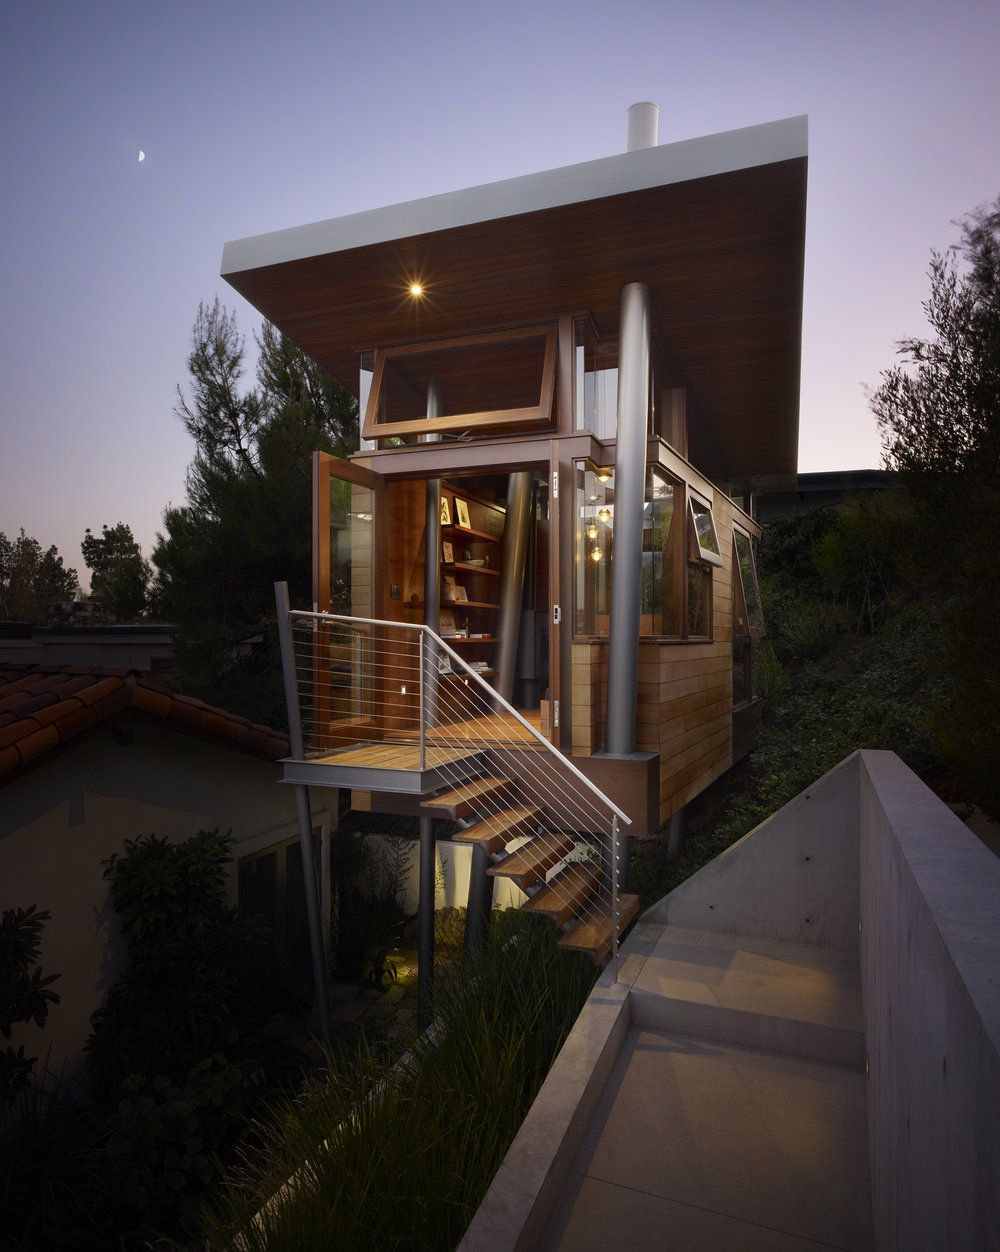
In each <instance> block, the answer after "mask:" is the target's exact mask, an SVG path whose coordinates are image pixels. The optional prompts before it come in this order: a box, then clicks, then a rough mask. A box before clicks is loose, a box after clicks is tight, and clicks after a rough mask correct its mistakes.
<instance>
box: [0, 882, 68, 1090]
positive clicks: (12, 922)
mask: <svg viewBox="0 0 1000 1252" xmlns="http://www.w3.org/2000/svg"><path fill="white" fill-rule="evenodd" d="M49 918H50V914H49V913H39V912H38V910H37V908H36V907H35V905H33V904H32V905H29V907H28V908H26V909H5V910H4V912H3V914H2V916H0V1034H2V1035H3V1037H4V1039H8V1040H9V1039H10V1037H11V1033H12V1030H13V1028H14V1026H15V1024H16V1023H17V1022H32V1021H33V1022H34V1023H35V1025H36V1026H44V1025H45V1021H46V1019H47V1017H48V1014H49V1007H50V1006H51V1005H53V1004H58V1003H59V996H58V995H57V993H56V992H54V991H50V990H49V987H50V985H51V984H52V983H54V982H55V981H56V979H57V978H58V977H59V975H58V974H49V975H47V976H46V975H43V974H42V970H41V967H40V966H39V964H38V954H39V949H40V948H41V941H42V931H43V930H44V929H45V923H46V922H47V921H48V920H49ZM37 1059H38V1058H37V1057H34V1056H25V1054H24V1045H23V1044H22V1045H20V1046H19V1047H18V1049H17V1051H16V1052H15V1050H14V1049H13V1048H12V1047H10V1046H9V1044H8V1046H7V1048H6V1049H5V1051H4V1052H3V1053H2V1054H0V1107H2V1106H3V1105H5V1104H12V1103H13V1102H14V1100H15V1098H16V1096H17V1093H18V1092H20V1091H25V1090H27V1088H28V1087H29V1086H30V1084H31V1076H32V1073H33V1071H34V1066H35V1062H36V1061H37Z"/></svg>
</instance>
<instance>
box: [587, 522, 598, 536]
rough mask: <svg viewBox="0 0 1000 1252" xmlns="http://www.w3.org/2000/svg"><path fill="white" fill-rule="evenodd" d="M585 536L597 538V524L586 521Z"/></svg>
mask: <svg viewBox="0 0 1000 1252" xmlns="http://www.w3.org/2000/svg"><path fill="white" fill-rule="evenodd" d="M587 538H588V539H596V538H597V526H596V524H595V523H594V522H588V523H587Z"/></svg>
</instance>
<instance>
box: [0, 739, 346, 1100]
mask: <svg viewBox="0 0 1000 1252" xmlns="http://www.w3.org/2000/svg"><path fill="white" fill-rule="evenodd" d="M133 733H134V742H133V743H132V744H131V745H130V746H128V747H121V746H119V745H118V744H117V743H116V742H115V741H114V740H113V738H112V736H111V732H110V730H105V731H101V732H99V733H98V734H95V735H94V736H93V737H92V738H90V739H88V740H86V741H84V742H82V743H80V744H78V745H76V746H74V747H73V748H72V749H70V750H69V751H67V752H65V753H64V754H63V755H61V756H59V757H56V758H55V759H53V760H51V761H49V762H47V763H46V764H43V765H40V766H39V767H38V768H36V769H34V770H32V771H31V772H29V773H28V774H26V775H24V776H23V777H22V778H19V779H17V780H15V781H14V782H12V783H9V784H8V785H6V786H5V787H4V788H3V789H2V790H0V909H8V908H16V907H17V908H26V907H27V906H28V905H30V904H35V905H37V906H38V908H39V909H43V910H47V911H48V912H50V913H51V914H52V920H51V921H50V922H48V923H47V924H46V926H45V931H44V933H43V935H42V943H41V956H40V962H39V963H40V965H41V967H42V970H43V972H44V973H46V974H60V975H61V977H60V978H59V980H58V982H56V983H54V984H53V986H52V990H53V991H55V992H57V993H58V994H59V996H60V1003H59V1004H58V1005H55V1006H54V1007H53V1008H52V1009H51V1010H50V1012H49V1017H48V1023H47V1024H46V1026H45V1028H44V1029H43V1030H38V1029H37V1028H36V1027H34V1026H33V1025H31V1024H29V1025H24V1026H21V1025H18V1026H16V1027H15V1029H14V1038H13V1043H14V1046H15V1047H16V1046H18V1045H19V1044H21V1043H23V1044H24V1045H25V1051H26V1053H27V1054H28V1055H30V1056H38V1057H39V1058H40V1064H39V1066H38V1067H37V1068H38V1069H41V1067H42V1065H43V1064H45V1063H47V1064H48V1065H49V1068H50V1069H51V1070H52V1071H53V1072H55V1073H58V1072H60V1071H61V1072H62V1073H63V1074H64V1076H65V1077H66V1078H68V1079H71V1078H72V1077H73V1076H74V1074H75V1073H76V1072H78V1071H79V1068H80V1062H81V1049H82V1047H83V1044H84V1043H85V1041H86V1039H87V1036H88V1034H89V1033H90V1014H91V1013H92V1012H93V1011H94V1010H95V1009H96V1008H97V1007H98V1006H99V1005H100V1004H101V1003H102V1001H103V998H104V996H105V995H106V993H107V990H108V988H109V987H110V986H111V985H112V983H113V982H114V981H115V979H116V978H117V976H118V973H119V971H120V969H121V956H122V953H121V949H120V946H119V944H118V942H117V938H118V930H117V917H116V915H115V914H114V912H113V910H112V908H111V906H110V902H109V898H108V884H107V882H106V881H105V879H104V876H103V874H104V871H103V867H102V864H101V862H102V861H103V860H105V859H106V858H107V857H109V856H111V854H112V853H114V852H119V853H120V852H121V851H122V849H123V847H124V843H125V840H126V839H135V838H136V837H137V836H139V835H144V834H156V835H160V836H163V837H165V838H168V839H171V840H181V839H186V838H187V837H188V836H190V835H193V834H194V833H195V831H196V830H199V829H209V830H211V829H214V828H215V827H219V828H220V829H221V830H222V831H224V832H225V831H227V830H230V829H231V830H232V833H233V836H234V839H235V840H236V847H235V848H234V855H235V856H236V857H239V856H241V855H244V854H245V853H247V852H256V851H259V850H261V849H263V848H264V847H267V846H270V845H271V844H273V843H276V842H279V841H281V840H282V839H285V838H288V837H290V836H292V835H295V834H297V829H298V828H297V825H296V824H295V822H296V815H295V792H294V789H293V788H292V787H287V786H281V785H279V781H278V780H279V779H280V777H281V767H280V766H279V765H276V764H273V763H270V762H267V761H262V760H256V759H255V758H253V757H250V756H247V755H245V754H243V753H240V752H235V751H231V750H229V749H226V748H223V747H215V746H213V745H212V744H209V743H205V742H201V741H198V740H195V739H191V738H188V737H187V736H184V735H181V734H177V733H176V732H173V731H170V730H165V729H161V728H160V727H158V726H154V725H150V724H148V723H145V722H140V721H136V723H135V725H134V726H133ZM335 795H336V793H335V792H330V791H326V792H324V791H323V790H319V789H314V791H313V795H312V803H313V821H314V824H315V825H319V824H320V821H321V819H322V818H323V816H324V811H328V810H330V809H332V812H333V817H334V820H335V817H336V800H335V798H332V797H335ZM327 819H328V815H327ZM232 893H233V900H234V902H235V899H236V887H235V881H234V882H233V886H232Z"/></svg>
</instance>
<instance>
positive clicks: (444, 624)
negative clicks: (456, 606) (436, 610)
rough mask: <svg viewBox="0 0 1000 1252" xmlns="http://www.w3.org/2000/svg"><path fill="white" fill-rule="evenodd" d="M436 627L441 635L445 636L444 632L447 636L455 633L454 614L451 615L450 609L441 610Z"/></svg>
mask: <svg viewBox="0 0 1000 1252" xmlns="http://www.w3.org/2000/svg"><path fill="white" fill-rule="evenodd" d="M438 626H439V628H440V631H441V634H445V633H446V632H447V633H448V634H454V633H455V614H454V613H452V611H451V610H450V609H443V610H442V612H441V617H440V620H439V622H438Z"/></svg>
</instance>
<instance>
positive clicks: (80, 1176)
mask: <svg viewBox="0 0 1000 1252" xmlns="http://www.w3.org/2000/svg"><path fill="white" fill-rule="evenodd" d="M106 1139H107V1129H106V1123H105V1119H104V1118H103V1116H102V1115H101V1114H100V1113H99V1112H98V1111H97V1110H95V1109H94V1108H92V1107H88V1106H86V1105H84V1104H81V1103H80V1102H79V1101H77V1100H75V1099H74V1098H73V1097H72V1096H70V1095H69V1094H67V1093H66V1092H65V1091H62V1090H60V1089H59V1088H58V1084H57V1083H56V1082H55V1080H54V1079H53V1077H52V1076H51V1075H46V1078H45V1082H44V1089H40V1088H39V1087H33V1088H32V1089H30V1090H28V1091H23V1092H21V1093H20V1094H19V1095H18V1096H17V1099H16V1100H15V1101H14V1103H13V1104H11V1105H8V1107H7V1108H6V1109H5V1110H0V1213H2V1214H3V1224H2V1233H0V1246H2V1247H3V1248H4V1250H5V1252H48V1250H49V1249H52V1248H58V1249H60V1250H63V1249H65V1250H66V1252H106V1249H107V1248H108V1247H109V1234H108V1232H109V1231H113V1230H115V1229H116V1214H115V1208H116V1204H115V1197H114V1196H113V1194H112V1193H110V1191H109V1188H108V1185H107V1177H106V1163H105V1159H104V1155H103V1150H104V1144H105V1142H106ZM114 1246H117V1242H116V1243H115V1244H114Z"/></svg>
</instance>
